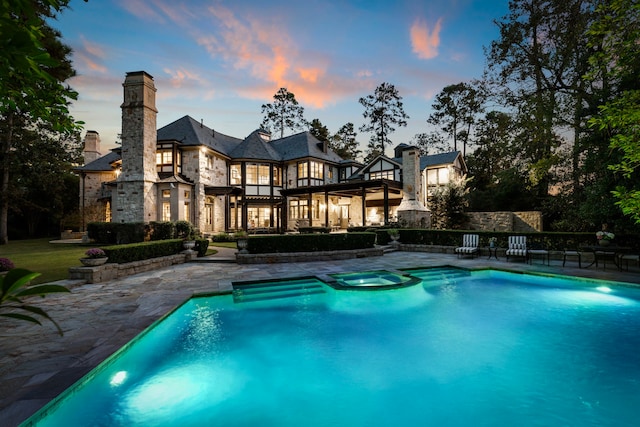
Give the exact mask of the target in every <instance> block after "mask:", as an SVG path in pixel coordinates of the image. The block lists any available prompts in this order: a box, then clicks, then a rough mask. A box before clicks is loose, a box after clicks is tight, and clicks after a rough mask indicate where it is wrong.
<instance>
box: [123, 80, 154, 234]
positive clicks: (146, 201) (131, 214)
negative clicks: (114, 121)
mask: <svg viewBox="0 0 640 427" xmlns="http://www.w3.org/2000/svg"><path fill="white" fill-rule="evenodd" d="M122 86H123V87H124V102H123V103H122V106H121V108H122V173H121V174H120V176H119V177H118V180H117V190H116V197H115V200H113V221H114V222H139V221H141V220H143V221H144V222H148V221H154V220H156V219H157V216H158V215H157V202H156V200H157V194H156V191H157V190H156V187H155V183H156V180H157V172H156V142H157V125H156V116H157V114H158V110H157V109H156V88H155V85H154V83H153V77H151V76H150V75H149V74H147V73H145V72H144V71H137V72H132V73H127V77H126V79H125V81H124V83H123V85H122Z"/></svg>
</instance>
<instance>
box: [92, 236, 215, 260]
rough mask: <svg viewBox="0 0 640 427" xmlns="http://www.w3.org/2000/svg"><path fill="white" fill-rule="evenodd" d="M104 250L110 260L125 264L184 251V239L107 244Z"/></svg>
mask: <svg viewBox="0 0 640 427" xmlns="http://www.w3.org/2000/svg"><path fill="white" fill-rule="evenodd" d="M102 250H104V252H105V253H106V254H107V256H108V257H109V262H113V263H117V264H123V263H125V262H132V261H141V260H143V259H150V258H158V257H163V256H168V255H175V254H178V253H180V252H182V251H183V250H184V248H183V247H182V239H172V240H159V241H156V242H144V243H134V244H130V245H116V246H106V247H103V248H102ZM205 251H206V250H205Z"/></svg>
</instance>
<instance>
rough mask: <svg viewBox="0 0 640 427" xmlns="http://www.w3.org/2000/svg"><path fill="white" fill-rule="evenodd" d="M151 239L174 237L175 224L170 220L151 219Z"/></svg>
mask: <svg viewBox="0 0 640 427" xmlns="http://www.w3.org/2000/svg"><path fill="white" fill-rule="evenodd" d="M149 225H150V226H151V240H169V239H175V237H176V225H175V224H174V223H173V222H171V221H152V222H150V223H149Z"/></svg>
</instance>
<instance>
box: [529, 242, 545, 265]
mask: <svg viewBox="0 0 640 427" xmlns="http://www.w3.org/2000/svg"><path fill="white" fill-rule="evenodd" d="M536 257H538V258H541V259H542V263H543V264H545V263H546V264H547V265H550V264H549V251H548V250H546V249H545V248H544V247H543V246H541V245H536V244H532V245H531V248H530V249H527V260H528V261H529V264H533V258H536Z"/></svg>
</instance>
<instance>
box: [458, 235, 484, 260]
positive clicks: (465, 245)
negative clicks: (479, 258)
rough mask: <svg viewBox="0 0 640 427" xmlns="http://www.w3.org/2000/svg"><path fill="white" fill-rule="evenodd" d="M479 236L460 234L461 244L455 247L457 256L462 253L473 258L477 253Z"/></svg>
mask: <svg viewBox="0 0 640 427" xmlns="http://www.w3.org/2000/svg"><path fill="white" fill-rule="evenodd" d="M479 240H480V239H479V237H478V235H477V234H465V235H463V236H462V246H460V247H458V248H456V251H455V252H456V253H457V254H458V258H460V257H461V256H463V255H471V258H473V257H474V256H475V255H477V254H478V242H479Z"/></svg>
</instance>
